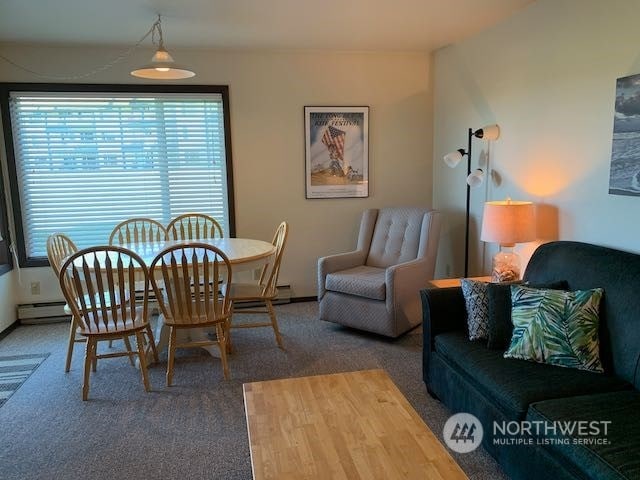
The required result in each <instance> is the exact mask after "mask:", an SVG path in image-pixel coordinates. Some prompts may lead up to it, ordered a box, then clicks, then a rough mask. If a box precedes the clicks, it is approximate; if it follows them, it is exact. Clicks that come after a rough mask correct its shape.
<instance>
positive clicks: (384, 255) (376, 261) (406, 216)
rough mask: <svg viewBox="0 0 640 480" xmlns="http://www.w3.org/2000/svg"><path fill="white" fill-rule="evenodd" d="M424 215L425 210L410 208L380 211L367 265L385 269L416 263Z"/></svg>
mask: <svg viewBox="0 0 640 480" xmlns="http://www.w3.org/2000/svg"><path fill="white" fill-rule="evenodd" d="M424 214H425V210H424V209H419V208H410V207H406V208H387V209H382V210H380V213H379V214H378V220H377V221H376V226H375V229H374V231H373V237H372V239H371V248H370V249H369V256H368V257H367V262H366V264H367V265H369V266H372V267H381V268H385V267H390V266H391V265H396V264H398V263H403V262H408V261H410V260H413V259H415V258H416V257H417V255H418V247H419V245H420V239H421V238H420V234H421V231H422V223H423V219H424Z"/></svg>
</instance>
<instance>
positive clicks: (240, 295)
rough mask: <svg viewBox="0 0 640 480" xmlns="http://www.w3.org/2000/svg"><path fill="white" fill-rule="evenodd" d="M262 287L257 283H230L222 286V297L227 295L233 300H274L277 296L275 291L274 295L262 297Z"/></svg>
mask: <svg viewBox="0 0 640 480" xmlns="http://www.w3.org/2000/svg"><path fill="white" fill-rule="evenodd" d="M263 290H264V285H260V284H258V283H232V284H231V285H224V286H223V289H222V291H223V293H224V295H228V296H229V297H231V298H232V299H233V300H263V299H265V298H275V297H276V295H277V294H278V291H277V289H276V291H275V293H274V295H270V296H267V297H265V296H263V295H262V292H263Z"/></svg>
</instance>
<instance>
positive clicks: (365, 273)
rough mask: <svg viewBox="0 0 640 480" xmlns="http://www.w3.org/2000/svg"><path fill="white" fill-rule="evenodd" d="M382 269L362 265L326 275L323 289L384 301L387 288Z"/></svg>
mask: <svg viewBox="0 0 640 480" xmlns="http://www.w3.org/2000/svg"><path fill="white" fill-rule="evenodd" d="M385 271H386V269H384V268H378V267H369V266H367V265H362V266H359V267H355V268H349V269H347V270H341V271H339V272H335V273H330V274H328V275H327V279H326V282H325V288H326V289H327V290H330V291H333V292H340V293H347V294H349V295H356V296H358V297H364V298H370V299H372V300H385V298H386V292H387V286H386V284H385Z"/></svg>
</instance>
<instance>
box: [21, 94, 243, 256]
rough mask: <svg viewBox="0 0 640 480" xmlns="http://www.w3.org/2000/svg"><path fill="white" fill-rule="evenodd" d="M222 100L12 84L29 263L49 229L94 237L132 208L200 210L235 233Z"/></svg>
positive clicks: (156, 212)
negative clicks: (41, 89)
mask: <svg viewBox="0 0 640 480" xmlns="http://www.w3.org/2000/svg"><path fill="white" fill-rule="evenodd" d="M225 108H226V107H225V102H224V101H223V95H222V94H221V93H176V92H173V93H157V92H154V93H144V92H120V93H114V92H86V91H85V92H80V93H76V92H71V91H64V92H49V93H46V92H35V91H12V92H9V110H10V117H11V133H12V136H13V153H14V155H13V156H14V160H15V162H14V163H15V181H16V186H17V193H18V196H19V206H20V209H19V210H20V218H19V221H20V223H21V226H22V237H23V242H22V243H23V244H24V245H23V247H24V257H25V260H27V262H26V263H29V260H30V259H38V258H41V257H46V240H47V237H48V236H49V235H50V234H52V233H54V232H63V233H65V234H67V235H69V236H70V237H71V238H72V239H73V240H74V242H75V243H76V244H77V245H78V247H80V248H82V247H87V246H92V245H101V244H105V243H107V241H108V238H109V234H110V233H111V231H112V230H113V227H114V226H115V225H116V224H118V223H119V222H121V221H123V220H125V219H128V218H133V217H150V218H153V219H155V220H158V221H160V222H161V223H163V224H165V225H166V224H167V223H169V221H170V220H171V219H172V218H174V217H175V216H177V215H179V214H182V213H186V212H202V213H206V214H209V215H211V216H213V217H215V218H216V219H217V220H218V221H219V222H220V224H221V225H222V227H223V230H224V233H225V235H226V236H229V235H230V234H232V233H233V232H232V231H231V229H232V225H233V221H232V219H231V218H230V210H231V209H230V196H231V195H230V192H229V185H230V182H229V179H230V171H229V170H230V161H228V159H227V152H226V150H227V148H226V145H225V138H227V137H226V136H225V125H228V123H227V122H225ZM231 198H232V197H231ZM14 203H15V202H14ZM16 223H18V219H16ZM19 246H20V245H19Z"/></svg>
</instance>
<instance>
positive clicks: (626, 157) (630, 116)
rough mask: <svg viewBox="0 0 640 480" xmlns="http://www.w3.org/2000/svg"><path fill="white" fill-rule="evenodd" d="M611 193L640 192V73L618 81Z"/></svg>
mask: <svg viewBox="0 0 640 480" xmlns="http://www.w3.org/2000/svg"><path fill="white" fill-rule="evenodd" d="M615 107H616V110H615V116H614V119H613V144H612V147H611V167H610V170H609V193H610V194H612V195H632V196H640V74H638V75H631V76H629V77H622V78H618V80H617V81H616V105H615Z"/></svg>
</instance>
